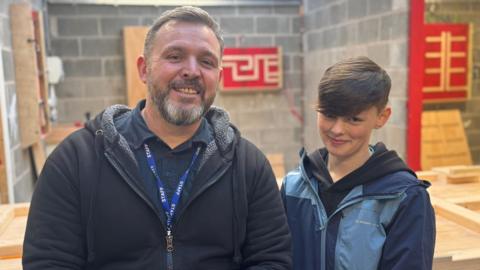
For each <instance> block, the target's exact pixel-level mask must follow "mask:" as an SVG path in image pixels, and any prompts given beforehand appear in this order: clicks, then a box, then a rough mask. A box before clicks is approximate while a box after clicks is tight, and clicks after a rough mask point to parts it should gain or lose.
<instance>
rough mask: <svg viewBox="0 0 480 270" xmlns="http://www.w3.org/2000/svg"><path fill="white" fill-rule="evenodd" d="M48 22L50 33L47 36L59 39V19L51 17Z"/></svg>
mask: <svg viewBox="0 0 480 270" xmlns="http://www.w3.org/2000/svg"><path fill="white" fill-rule="evenodd" d="M47 20H48V32H49V33H45V35H49V36H50V38H58V36H59V35H58V21H57V17H54V16H50V17H48V18H47Z"/></svg>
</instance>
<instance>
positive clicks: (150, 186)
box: [115, 100, 213, 212]
mask: <svg viewBox="0 0 480 270" xmlns="http://www.w3.org/2000/svg"><path fill="white" fill-rule="evenodd" d="M144 107H145V100H143V101H140V102H139V103H138V105H137V106H136V107H135V109H133V110H132V113H130V114H124V115H122V116H120V117H119V118H116V119H115V127H116V128H117V130H118V132H119V133H120V134H122V135H123V136H124V137H125V139H126V140H127V142H128V144H129V146H130V149H131V150H132V151H133V153H134V155H135V158H136V160H137V162H138V165H139V169H140V175H141V176H142V179H143V184H144V187H145V191H146V193H147V194H148V196H149V197H150V199H151V200H152V202H153V203H154V204H155V205H156V207H157V208H158V209H159V210H162V205H161V200H160V192H159V190H158V188H157V183H156V181H157V180H156V179H155V176H154V175H153V173H152V171H151V170H150V168H149V166H148V163H147V157H146V154H145V149H144V144H145V143H146V144H148V146H149V148H150V151H152V153H153V155H154V157H155V162H156V165H157V173H158V175H159V176H160V179H161V180H162V182H163V185H164V188H165V191H166V194H167V199H168V202H169V203H170V201H171V199H172V195H173V193H174V192H175V190H176V188H177V185H178V182H179V180H180V176H181V175H182V174H183V173H184V172H185V170H186V169H187V168H188V166H189V165H190V162H191V160H192V157H193V154H194V153H195V151H196V150H197V147H201V149H202V150H201V151H200V156H201V155H202V153H203V152H204V150H205V148H206V146H207V144H208V143H209V142H210V141H212V140H213V131H212V128H211V126H210V124H209V123H208V122H207V121H206V120H205V119H204V118H203V119H202V120H201V121H202V122H201V124H200V127H199V128H198V130H197V131H196V132H195V134H194V135H193V136H192V137H191V138H190V139H189V140H187V141H185V142H184V143H182V144H180V145H178V146H177V147H175V148H173V149H172V148H170V147H169V146H168V145H167V144H166V143H164V142H163V141H162V140H161V139H160V138H158V137H157V136H156V135H155V134H154V133H153V132H152V131H150V129H148V127H147V124H146V123H145V120H144V119H143V117H142V115H141V110H142V109H143V108H144ZM200 156H199V157H200ZM199 159H200V158H198V159H197V161H196V162H195V163H196V164H194V165H193V167H192V169H191V171H190V173H189V175H188V180H187V181H188V182H187V184H186V185H185V187H184V190H183V192H182V195H181V196H182V201H184V200H185V198H186V197H188V195H189V193H190V189H191V186H192V185H191V183H192V181H193V176H194V175H195V174H196V172H197V168H198V161H199ZM162 212H163V211H162Z"/></svg>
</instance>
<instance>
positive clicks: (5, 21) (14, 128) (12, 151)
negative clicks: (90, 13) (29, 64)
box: [0, 0, 40, 202]
mask: <svg viewBox="0 0 480 270" xmlns="http://www.w3.org/2000/svg"><path fill="white" fill-rule="evenodd" d="M19 2H24V1H17V0H4V1H1V4H0V31H1V35H0V49H1V57H2V63H3V81H0V83H1V84H3V86H4V89H5V92H4V93H1V94H2V95H5V98H6V104H7V106H8V107H7V108H6V109H7V119H8V123H7V124H8V126H9V134H8V138H9V141H10V145H8V146H6V148H5V153H4V154H5V155H10V156H11V158H12V159H11V160H12V172H10V173H9V174H8V173H7V175H10V176H11V177H12V178H13V179H11V181H12V183H13V190H14V194H13V195H14V196H13V197H14V199H15V202H26V201H29V200H30V198H31V195H32V192H33V187H34V176H33V172H32V167H31V163H30V156H29V152H28V150H27V149H23V148H21V146H20V132H21V131H20V130H19V128H18V113H17V104H16V101H17V97H16V88H15V66H14V62H13V51H12V40H11V39H12V35H11V34H12V33H11V30H10V15H9V6H10V4H12V3H19ZM30 2H31V3H32V6H33V7H34V8H39V6H40V5H39V3H37V2H38V1H30Z"/></svg>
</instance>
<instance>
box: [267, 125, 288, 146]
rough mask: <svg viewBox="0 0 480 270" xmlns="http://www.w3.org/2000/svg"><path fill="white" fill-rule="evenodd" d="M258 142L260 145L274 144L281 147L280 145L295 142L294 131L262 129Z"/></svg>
mask: <svg viewBox="0 0 480 270" xmlns="http://www.w3.org/2000/svg"><path fill="white" fill-rule="evenodd" d="M260 141H261V144H262V145H268V144H274V145H278V146H280V147H281V144H286V143H288V142H294V141H295V129H294V128H276V127H274V128H265V129H262V130H261V133H260ZM279 144H280V145H279Z"/></svg>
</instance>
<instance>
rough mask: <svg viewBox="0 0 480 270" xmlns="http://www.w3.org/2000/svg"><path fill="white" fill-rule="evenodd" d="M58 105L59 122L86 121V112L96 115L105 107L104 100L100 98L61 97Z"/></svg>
mask: <svg viewBox="0 0 480 270" xmlns="http://www.w3.org/2000/svg"><path fill="white" fill-rule="evenodd" d="M58 105H59V106H58V109H59V112H58V121H59V123H73V122H75V121H80V122H84V121H85V113H87V112H89V113H90V115H91V116H92V117H94V116H95V115H97V114H98V113H99V112H101V111H102V110H103V109H105V106H104V102H103V100H102V99H98V98H90V99H87V98H75V99H60V100H59V101H58Z"/></svg>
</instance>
